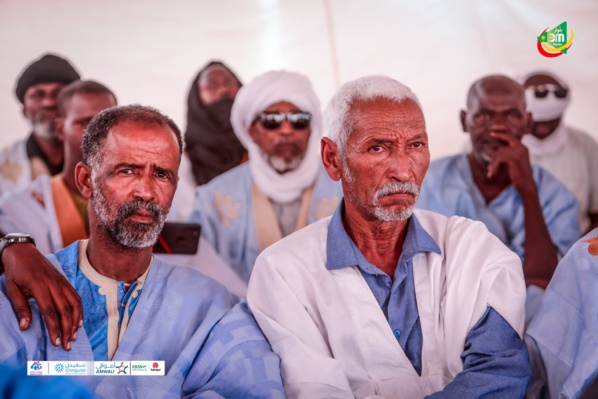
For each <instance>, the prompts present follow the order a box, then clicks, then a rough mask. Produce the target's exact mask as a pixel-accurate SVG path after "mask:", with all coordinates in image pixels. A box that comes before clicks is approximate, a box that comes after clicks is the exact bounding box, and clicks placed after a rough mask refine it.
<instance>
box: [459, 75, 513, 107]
mask: <svg viewBox="0 0 598 399" xmlns="http://www.w3.org/2000/svg"><path fill="white" fill-rule="evenodd" d="M488 94H497V95H503V96H505V95H512V94H515V96H516V97H520V98H521V100H522V101H523V103H524V105H525V91H524V89H523V86H521V85H520V84H519V83H517V82H516V81H514V80H513V79H511V78H509V77H506V76H503V75H490V76H485V77H483V78H481V79H478V80H476V81H475V82H474V83H473V84H472V85H471V87H470V88H469V92H468V93H467V108H471V107H472V106H473V103H474V101H475V100H477V99H479V98H480V97H481V96H483V95H488Z"/></svg>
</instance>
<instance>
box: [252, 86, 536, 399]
mask: <svg viewBox="0 0 598 399" xmlns="http://www.w3.org/2000/svg"><path fill="white" fill-rule="evenodd" d="M326 116H327V132H328V134H329V136H330V137H329V138H323V139H322V159H323V162H324V166H325V168H326V171H327V172H328V174H329V176H330V177H331V178H332V179H334V180H336V181H338V180H340V181H341V183H342V187H343V192H344V199H343V201H341V203H340V204H339V206H338V208H337V210H336V212H335V213H334V215H333V216H332V217H329V218H325V219H323V220H320V221H318V222H316V223H313V224H312V225H310V226H308V227H306V228H305V229H303V230H301V231H299V232H297V233H295V234H293V235H291V236H289V237H287V238H284V239H282V240H281V241H279V242H278V243H276V244H274V245H272V246H271V247H269V248H268V249H266V250H265V251H264V252H262V254H260V256H259V257H258V259H257V261H256V264H255V268H254V270H253V274H252V277H251V280H250V283H249V288H248V294H247V300H248V303H249V307H250V309H251V311H252V313H253V315H254V317H255V318H256V320H257V322H258V324H259V325H260V328H261V329H262V331H263V332H264V335H265V336H266V338H267V339H268V341H269V343H270V345H272V349H273V350H274V352H276V353H277V354H278V355H279V356H280V358H281V372H282V377H283V383H284V386H285V394H286V396H287V397H289V398H315V397H334V398H354V397H356V398H374V397H376V398H422V397H424V396H426V397H430V398H463V397H467V398H479V397H508V398H516V397H523V395H524V393H525V389H526V387H527V384H528V381H529V378H530V377H531V367H530V364H529V358H528V354H527V351H526V349H525V346H524V344H523V341H522V339H521V336H522V333H523V324H524V303H525V283H524V278H523V273H522V270H521V262H520V260H519V258H518V256H517V255H516V254H515V253H513V252H511V251H510V250H509V249H508V248H507V247H506V246H505V245H504V244H502V243H501V242H500V240H498V239H497V238H496V237H495V236H494V235H492V234H491V233H490V232H489V231H488V229H487V228H486V227H485V226H484V224H482V223H480V222H477V221H472V220H469V219H466V218H463V217H459V216H453V217H446V216H442V215H439V214H436V213H432V212H429V211H424V210H415V211H414V210H413V208H414V205H415V203H416V202H417V198H418V193H419V188H420V186H421V183H422V180H423V178H424V175H425V174H426V170H427V168H428V165H429V162H430V153H429V149H428V136H427V132H426V126H425V120H424V116H423V113H422V110H421V107H420V105H419V102H418V100H417V97H416V96H415V95H414V94H413V92H412V91H411V90H410V89H409V88H407V87H406V86H404V85H403V84H401V83H399V82H397V81H395V80H393V79H390V78H387V77H381V76H374V77H366V78H361V79H357V80H355V81H352V82H349V83H347V84H345V85H344V86H343V87H342V88H341V89H340V90H339V92H338V93H337V94H336V95H335V96H334V97H333V99H332V100H331V102H330V105H329V107H328V111H327V115H326ZM427 395H429V396H427Z"/></svg>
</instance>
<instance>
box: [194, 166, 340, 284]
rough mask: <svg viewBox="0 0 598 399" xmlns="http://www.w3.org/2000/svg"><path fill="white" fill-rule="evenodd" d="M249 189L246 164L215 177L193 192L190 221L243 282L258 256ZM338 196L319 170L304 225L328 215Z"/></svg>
mask: <svg viewBox="0 0 598 399" xmlns="http://www.w3.org/2000/svg"><path fill="white" fill-rule="evenodd" d="M252 185H253V179H252V178H251V170H250V168H249V164H247V163H246V164H243V165H240V166H237V167H236V168H233V169H231V170H229V171H228V172H226V173H224V174H222V175H220V176H218V177H217V178H215V179H213V180H212V181H210V182H209V183H208V184H206V185H203V186H200V187H198V188H197V190H196V193H195V203H194V205H193V212H192V215H191V219H190V222H192V223H199V224H201V227H202V231H201V233H202V236H203V237H204V238H205V239H206V240H207V241H208V242H209V243H210V244H212V246H213V247H214V249H216V252H218V254H219V255H220V256H221V257H222V258H223V259H224V260H225V261H226V262H227V263H228V264H229V265H231V267H232V268H233V269H234V270H235V271H236V272H237V273H238V274H239V276H240V277H241V278H242V279H243V280H245V281H246V282H247V281H249V276H250V275H251V270H253V265H254V263H255V260H256V258H257V256H258V255H259V253H260V249H259V245H258V239H257V235H256V227H255V224H256V221H255V220H254V215H253V208H252V206H253V201H252ZM342 196H343V194H342V187H341V184H340V183H339V182H335V181H333V180H332V179H330V177H329V176H328V175H327V173H326V171H325V170H324V169H323V168H322V169H321V170H320V172H319V174H318V176H317V177H316V181H315V186H314V191H313V197H312V200H311V204H310V207H309V215H308V220H307V222H308V224H310V223H313V222H315V221H317V220H320V219H322V218H324V217H326V216H330V215H332V214H333V213H334V211H335V209H336V208H337V206H338V204H339V201H340V199H341V198H342Z"/></svg>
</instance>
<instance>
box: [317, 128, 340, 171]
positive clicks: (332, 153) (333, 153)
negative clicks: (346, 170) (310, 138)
mask: <svg viewBox="0 0 598 399" xmlns="http://www.w3.org/2000/svg"><path fill="white" fill-rule="evenodd" d="M320 143H321V147H322V148H321V152H322V163H323V164H324V169H326V172H327V173H328V176H330V178H331V179H332V180H334V181H339V180H340V179H341V176H342V175H343V173H342V169H341V167H342V165H341V159H340V156H339V153H338V147H337V146H336V144H335V143H334V142H333V141H332V140H330V139H329V138H328V137H323V138H322V141H321V142H320Z"/></svg>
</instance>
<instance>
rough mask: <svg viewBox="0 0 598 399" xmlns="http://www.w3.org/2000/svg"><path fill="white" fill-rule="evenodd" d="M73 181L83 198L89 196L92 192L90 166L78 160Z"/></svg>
mask: <svg viewBox="0 0 598 399" xmlns="http://www.w3.org/2000/svg"><path fill="white" fill-rule="evenodd" d="M75 183H76V184H77V188H78V189H79V192H80V193H81V195H82V196H83V198H87V199H89V198H91V196H92V194H93V188H92V184H91V168H90V167H89V166H88V165H87V164H85V163H83V162H79V163H78V164H77V166H75Z"/></svg>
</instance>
